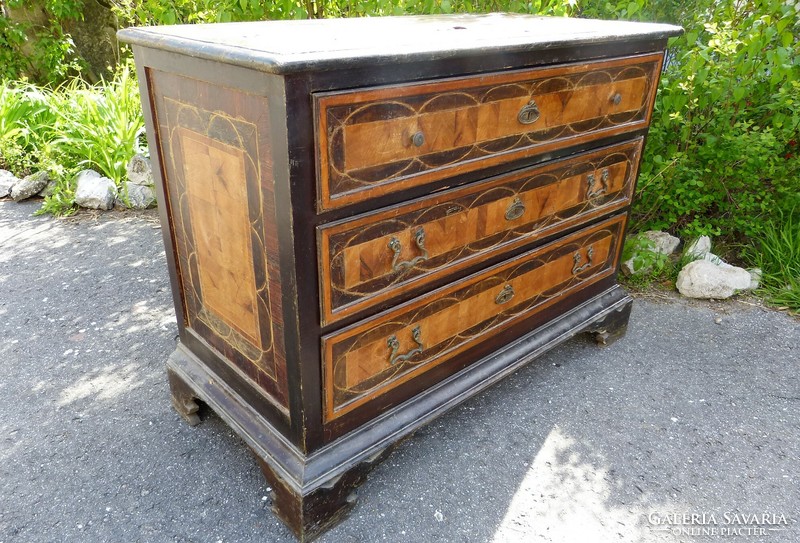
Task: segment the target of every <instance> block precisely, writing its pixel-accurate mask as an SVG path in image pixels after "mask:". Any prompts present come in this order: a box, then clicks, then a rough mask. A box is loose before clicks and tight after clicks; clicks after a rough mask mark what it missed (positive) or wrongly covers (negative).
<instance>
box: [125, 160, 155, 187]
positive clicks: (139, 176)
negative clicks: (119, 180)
mask: <svg viewBox="0 0 800 543" xmlns="http://www.w3.org/2000/svg"><path fill="white" fill-rule="evenodd" d="M127 172H128V181H129V182H131V183H133V184H134V185H142V186H145V187H149V186H152V185H153V168H152V166H151V165H150V159H149V158H147V157H145V156H144V155H134V156H133V158H131V160H130V162H128V170H127Z"/></svg>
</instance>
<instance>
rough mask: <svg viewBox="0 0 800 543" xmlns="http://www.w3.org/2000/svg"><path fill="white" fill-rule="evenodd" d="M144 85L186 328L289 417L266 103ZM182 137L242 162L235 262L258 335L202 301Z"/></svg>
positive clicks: (201, 85)
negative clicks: (242, 246) (240, 241)
mask: <svg viewBox="0 0 800 543" xmlns="http://www.w3.org/2000/svg"><path fill="white" fill-rule="evenodd" d="M148 82H149V84H150V86H151V92H152V96H153V102H154V105H155V106H156V107H155V111H154V113H155V117H156V120H157V131H158V138H159V142H160V146H161V149H160V152H161V163H162V167H163V169H164V175H163V177H164V184H165V187H164V188H165V193H166V195H167V202H166V204H167V205H169V212H168V214H169V217H170V223H171V224H170V227H171V235H172V238H173V243H174V246H175V252H176V254H175V265H176V268H177V269H176V274H177V277H178V282H179V285H180V299H181V302H182V304H183V306H184V315H185V319H186V326H187V328H189V329H191V330H192V331H193V332H194V333H195V334H196V335H197V336H199V337H200V338H202V339H203V340H205V341H206V342H207V343H208V345H209V346H211V347H212V348H213V349H214V351H216V352H217V353H218V354H219V357H220V359H221V360H223V361H224V362H226V363H227V364H229V365H231V366H232V367H234V368H236V369H237V370H239V371H240V372H241V373H242V374H243V375H244V376H246V377H248V378H249V379H251V380H252V381H254V382H255V384H257V385H258V386H259V387H260V388H261V389H263V391H264V392H266V394H265V397H266V398H267V399H269V400H270V401H271V402H272V403H273V405H275V407H277V408H278V410H279V411H280V412H281V413H282V414H283V415H284V416H286V417H288V416H289V412H288V385H287V375H286V370H287V368H286V359H285V347H284V338H283V329H282V321H283V315H282V309H281V303H282V300H281V297H280V295H275V292H273V290H275V289H277V288H278V287H279V285H280V270H279V267H278V256H277V232H276V231H275V228H276V226H275V222H276V219H275V204H274V179H273V178H272V165H271V160H272V159H271V150H270V141H269V118H268V116H267V113H266V111H267V102H266V98H264V97H260V96H255V95H251V94H247V93H243V92H241V91H237V90H233V89H228V88H224V87H218V86H215V85H212V84H210V83H206V82H203V81H199V80H194V79H189V78H186V77H181V76H178V75H175V74H169V73H165V72H160V71H156V70H149V71H148ZM251 119H254V120H256V122H253V121H252V120H251ZM187 137H188V138H193V139H196V140H198V141H200V142H205V143H206V144H207V145H209V146H212V147H214V148H216V149H217V150H218V151H220V152H228V153H229V154H231V155H236V156H238V157H240V158H241V161H242V164H243V168H244V171H243V174H242V179H241V182H242V183H243V184H244V186H245V194H246V196H245V197H244V198H243V199H242V201H241V202H240V204H241V205H242V206H243V209H241V210H239V211H241V212H242V213H243V214H244V215H245V216H246V222H247V224H246V228H247V234H246V235H247V236H248V239H249V243H248V250H247V251H245V252H246V253H248V254H242V255H240V256H239V260H238V261H237V262H236V265H237V266H241V267H245V268H246V269H244V268H243V269H244V271H245V272H247V273H245V274H244V275H245V276H252V278H253V284H252V285H251V286H252V288H253V289H254V292H253V293H252V297H253V299H254V300H255V301H256V306H257V307H256V322H257V334H258V336H257V337H253V336H252V334H249V335H248V334H246V333H243V331H242V327H241V326H238V325H237V323H233V322H229V321H230V319H229V318H226V316H225V315H222V314H220V312H219V311H216V310H215V308H213V307H210V306H208V304H206V303H204V298H203V293H202V285H201V281H200V273H199V268H198V265H199V259H198V255H197V251H196V242H195V240H194V236H195V234H196V232H195V231H194V230H195V229H193V227H192V223H193V221H202V220H204V218H203V217H200V216H195V215H196V213H193V210H192V209H191V207H192V206H191V205H190V204H191V203H190V201H189V200H190V198H189V191H188V190H187V186H186V183H187V179H186V178H185V175H186V169H185V167H184V164H183V163H182V161H183V150H182V140H183V138H187ZM277 292H278V294H279V289H278V290H277ZM248 336H249V337H248Z"/></svg>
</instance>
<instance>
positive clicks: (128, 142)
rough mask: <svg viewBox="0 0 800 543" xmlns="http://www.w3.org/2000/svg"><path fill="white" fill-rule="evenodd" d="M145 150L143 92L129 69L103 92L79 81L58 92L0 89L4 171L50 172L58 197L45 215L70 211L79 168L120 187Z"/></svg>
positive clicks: (51, 199) (100, 87)
mask: <svg viewBox="0 0 800 543" xmlns="http://www.w3.org/2000/svg"><path fill="white" fill-rule="evenodd" d="M145 146H146V142H145V139H144V123H143V118H142V111H141V102H140V100H139V91H138V86H137V83H136V79H135V78H134V77H133V76H132V74H131V71H130V68H129V67H127V66H124V67H123V68H121V69H120V70H119V72H118V74H117V75H116V76H115V77H114V79H113V80H112V81H109V82H102V83H100V84H98V85H89V84H87V83H84V82H83V81H81V80H79V79H74V80H72V81H71V82H69V83H67V84H64V85H61V86H59V87H56V88H55V89H53V90H50V89H47V88H37V87H35V86H33V85H30V84H26V83H17V84H5V85H3V86H2V87H0V168H4V169H8V170H11V171H12V172H14V173H15V174H16V175H18V176H21V175H26V174H29V173H32V172H34V171H37V170H47V171H48V172H49V173H50V177H51V179H54V180H56V190H55V192H54V193H53V195H51V196H49V197H48V198H46V200H45V203H44V206H43V208H42V209H43V210H44V211H45V212H48V213H54V214H58V215H60V214H65V213H69V212H71V211H72V210H73V208H74V202H73V197H74V191H75V187H74V186H73V181H74V177H75V174H76V173H77V172H78V171H80V170H82V169H87V168H92V169H95V170H97V171H98V172H100V173H101V174H103V175H104V176H106V177H109V178H110V179H113V180H114V182H115V183H116V184H117V185H118V187H120V188H122V182H123V181H124V179H125V175H126V172H125V169H126V166H127V164H128V162H129V161H130V159H131V157H133V155H134V154H136V153H139V152H142V151H143V150H144V149H145Z"/></svg>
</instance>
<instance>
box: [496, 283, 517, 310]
mask: <svg viewBox="0 0 800 543" xmlns="http://www.w3.org/2000/svg"><path fill="white" fill-rule="evenodd" d="M513 297H514V287H512V286H511V285H506V286H504V287H503V290H501V291H500V294H498V295H497V298H495V299H494V303H496V304H497V305H500V304H504V303H506V302H507V301H509V300H510V299H511V298H513Z"/></svg>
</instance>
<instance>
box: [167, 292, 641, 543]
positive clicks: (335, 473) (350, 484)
mask: <svg viewBox="0 0 800 543" xmlns="http://www.w3.org/2000/svg"><path fill="white" fill-rule="evenodd" d="M631 302H632V299H631V298H630V296H628V295H627V294H626V293H625V291H624V290H622V288H620V287H618V286H615V287H612V288H610V289H609V290H607V291H605V292H603V293H601V294H599V295H597V296H595V297H594V298H591V299H590V300H588V301H586V302H585V303H582V304H580V305H578V306H577V307H575V308H573V309H571V310H570V311H567V312H566V313H564V314H563V315H561V316H560V317H558V318H556V319H554V320H552V321H550V322H549V323H547V324H546V325H543V326H541V327H539V328H537V329H536V330H534V331H533V332H531V333H530V334H528V335H526V336H523V337H522V338H520V339H518V340H517V341H514V342H512V343H510V344H509V345H507V346H506V347H504V348H502V349H500V350H499V351H496V352H495V353H494V354H492V355H489V356H487V357H485V358H483V359H481V360H479V361H478V362H476V363H474V364H472V365H470V366H468V367H467V368H465V369H464V370H462V371H461V372H459V373H457V374H455V375H453V376H452V377H451V378H449V379H446V380H444V381H442V382H441V383H439V384H438V385H436V386H434V387H431V388H430V389H428V390H426V391H425V392H423V393H421V394H418V395H417V396H415V397H414V398H412V399H410V400H409V401H407V402H405V403H404V404H402V405H400V406H398V407H396V408H395V409H393V410H391V411H389V412H388V413H386V414H384V415H383V416H381V417H378V418H376V419H375V420H373V421H371V422H369V423H367V424H364V425H363V426H361V427H359V428H358V429H357V430H354V431H352V432H350V433H348V434H346V435H345V436H343V437H341V438H339V439H337V440H336V441H334V442H333V443H331V444H329V445H326V446H325V447H323V448H321V449H319V450H317V451H314V452H312V453H310V454H304V453H303V452H301V451H300V449H298V448H297V447H295V446H294V445H293V444H291V443H290V442H289V441H288V440H287V439H286V437H284V436H283V435H281V434H280V433H279V432H278V431H277V430H276V429H275V428H273V427H272V426H271V425H270V423H269V422H268V421H266V420H265V419H264V418H263V417H261V416H259V415H258V413H257V412H256V411H255V410H254V409H253V408H252V407H250V405H248V403H247V402H246V401H245V400H244V399H243V397H242V396H241V395H240V394H239V393H238V392H237V391H235V390H233V389H231V388H230V387H229V386H228V385H227V384H226V383H225V382H224V381H222V380H220V379H219V378H218V377H217V376H216V375H215V374H214V373H213V372H211V371H210V370H209V369H208V367H207V366H206V365H205V364H203V363H202V362H201V360H200V359H199V358H198V357H196V356H195V355H194V354H192V353H191V352H190V351H189V350H188V349H187V348H186V347H185V346H183V345H179V346H178V349H177V350H176V351H175V352H174V353H173V354H172V356H171V357H170V359H169V361H168V362H167V372H168V375H169V382H170V388H171V390H172V403H173V405H174V406H175V409H176V410H177V411H178V413H179V414H180V415H181V417H183V418H184V419H185V420H186V421H187V422H188V423H189V424H192V425H194V424H197V423H198V422H199V420H200V419H199V417H198V415H197V413H198V400H201V401H202V402H204V403H205V404H206V405H208V407H210V408H211V409H213V410H214V411H215V412H216V413H217V414H218V415H219V416H220V418H222V419H223V420H224V421H225V422H226V423H227V424H228V425H229V426H230V427H231V428H232V429H234V430H235V431H236V432H237V433H238V434H239V435H240V437H241V438H242V439H243V440H244V441H245V442H246V443H247V445H248V446H249V447H250V448H251V449H252V450H253V452H254V453H255V456H256V458H257V461H258V463H259V465H260V467H261V470H262V472H263V474H264V477H265V478H266V480H267V482H268V483H269V485H270V486H271V487H272V492H273V495H272V503H273V511H274V512H275V514H276V516H278V517H279V518H280V519H281V520H282V521H283V522H284V523H285V524H286V525H287V526H289V528H291V529H292V531H293V532H294V533H295V534H296V535H297V537H298V538H299V539H300V541H310V540H312V539H313V538H315V537H316V536H317V535H319V534H320V533H322V532H323V531H324V530H326V529H327V528H329V527H331V526H332V525H334V524H336V523H337V522H339V521H340V520H342V519H343V518H344V517H345V516H346V514H347V513H348V512H349V511H350V509H352V507H353V505H354V503H355V499H356V489H357V488H358V486H359V485H360V484H361V483H362V482H363V481H364V479H365V478H366V476H367V474H368V473H369V471H370V470H371V469H372V468H373V467H374V466H375V465H376V464H378V463H379V462H381V461H382V460H383V459H384V458H385V457H386V456H387V455H388V453H389V452H390V451H391V450H392V449H393V448H394V446H395V445H397V443H398V442H399V441H400V440H401V439H403V438H404V437H407V436H409V435H411V434H412V433H413V432H414V431H415V430H416V429H417V428H419V427H421V426H422V425H424V424H426V423H428V422H430V421H431V420H432V419H434V418H436V417H438V416H439V415H441V414H443V413H445V412H446V411H448V410H449V409H451V408H453V407H455V406H456V405H458V404H459V403H461V402H463V401H464V400H466V399H468V398H470V397H472V396H474V395H476V394H478V393H480V392H481V391H483V390H484V389H486V388H487V387H489V386H491V385H492V384H493V383H495V382H497V381H499V380H500V379H502V378H504V377H506V376H507V375H509V374H511V373H513V372H514V371H516V370H517V369H518V368H519V367H521V366H523V365H524V364H526V363H528V362H530V361H531V360H533V359H534V358H536V357H537V356H539V355H540V354H543V353H544V352H546V351H548V350H549V349H551V348H553V347H554V346H556V345H558V344H559V343H562V342H563V341H565V340H567V339H569V338H571V337H573V336H575V335H576V334H579V333H582V332H588V333H592V334H594V335H595V336H596V337H597V336H600V337H601V339H602V340H604V342H605V343H610V342H611V341H614V340H616V339H618V338H619V337H621V336H622V335H623V334H624V332H625V327H626V325H627V322H628V316H629V315H630V310H631Z"/></svg>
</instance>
